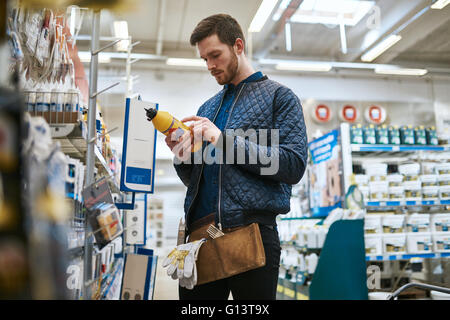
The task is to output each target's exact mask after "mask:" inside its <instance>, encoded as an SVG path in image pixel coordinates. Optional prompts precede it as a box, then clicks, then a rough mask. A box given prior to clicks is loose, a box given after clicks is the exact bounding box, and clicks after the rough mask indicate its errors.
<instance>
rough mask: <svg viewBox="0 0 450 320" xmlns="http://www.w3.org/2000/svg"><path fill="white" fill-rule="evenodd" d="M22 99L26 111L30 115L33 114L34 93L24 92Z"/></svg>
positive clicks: (34, 107)
mask: <svg viewBox="0 0 450 320" xmlns="http://www.w3.org/2000/svg"><path fill="white" fill-rule="evenodd" d="M24 98H25V103H26V110H27V111H28V112H30V113H31V114H34V112H35V110H36V92H35V91H25V92H24Z"/></svg>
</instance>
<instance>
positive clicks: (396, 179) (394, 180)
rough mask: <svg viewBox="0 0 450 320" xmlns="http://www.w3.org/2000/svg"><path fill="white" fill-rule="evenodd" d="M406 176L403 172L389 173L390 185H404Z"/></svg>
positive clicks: (387, 178)
mask: <svg viewBox="0 0 450 320" xmlns="http://www.w3.org/2000/svg"><path fill="white" fill-rule="evenodd" d="M403 179H404V176H403V175H402V174H388V175H387V176H386V180H387V182H388V184H389V187H399V186H402V183H403Z"/></svg>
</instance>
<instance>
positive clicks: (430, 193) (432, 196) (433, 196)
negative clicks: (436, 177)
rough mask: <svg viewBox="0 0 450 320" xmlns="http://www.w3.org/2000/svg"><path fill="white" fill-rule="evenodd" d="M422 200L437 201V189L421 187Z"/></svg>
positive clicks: (434, 187)
mask: <svg viewBox="0 0 450 320" xmlns="http://www.w3.org/2000/svg"><path fill="white" fill-rule="evenodd" d="M422 199H423V200H424V201H434V200H438V199H439V187H436V186H429V187H422Z"/></svg>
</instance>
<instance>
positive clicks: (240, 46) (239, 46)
mask: <svg viewBox="0 0 450 320" xmlns="http://www.w3.org/2000/svg"><path fill="white" fill-rule="evenodd" d="M244 49H245V46H244V41H243V40H242V39H241V38H237V39H236V42H235V43H234V50H235V52H236V54H241V53H243V52H244Z"/></svg>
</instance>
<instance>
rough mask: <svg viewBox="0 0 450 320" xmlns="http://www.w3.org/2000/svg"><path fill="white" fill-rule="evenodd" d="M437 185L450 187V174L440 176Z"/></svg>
mask: <svg viewBox="0 0 450 320" xmlns="http://www.w3.org/2000/svg"><path fill="white" fill-rule="evenodd" d="M437 183H438V185H439V186H449V185H450V174H440V175H438V176H437Z"/></svg>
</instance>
